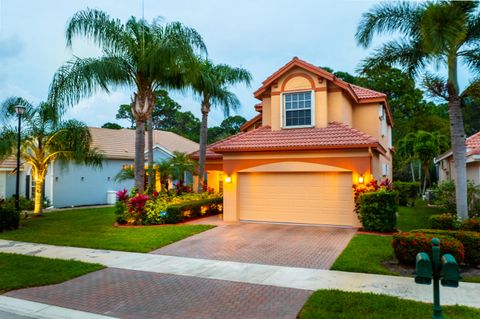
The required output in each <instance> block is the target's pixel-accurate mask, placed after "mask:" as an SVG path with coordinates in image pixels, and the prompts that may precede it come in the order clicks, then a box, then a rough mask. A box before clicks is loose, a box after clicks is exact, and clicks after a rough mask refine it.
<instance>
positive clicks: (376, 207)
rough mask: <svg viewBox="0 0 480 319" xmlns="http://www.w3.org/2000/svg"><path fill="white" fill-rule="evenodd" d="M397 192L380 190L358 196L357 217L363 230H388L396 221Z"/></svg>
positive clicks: (392, 227) (393, 227)
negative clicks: (358, 207) (358, 210)
mask: <svg viewBox="0 0 480 319" xmlns="http://www.w3.org/2000/svg"><path fill="white" fill-rule="evenodd" d="M396 196H397V192H391V191H387V190H380V191H377V192H372V193H365V194H362V195H361V196H360V213H359V219H360V222H361V223H362V225H363V228H364V229H365V230H369V231H379V232H389V231H393V230H394V229H395V225H396V223H397V215H396V213H397V204H396V200H395V198H396Z"/></svg>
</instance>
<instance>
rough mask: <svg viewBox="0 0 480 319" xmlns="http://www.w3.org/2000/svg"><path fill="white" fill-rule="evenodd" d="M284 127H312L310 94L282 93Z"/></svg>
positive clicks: (308, 92)
mask: <svg viewBox="0 0 480 319" xmlns="http://www.w3.org/2000/svg"><path fill="white" fill-rule="evenodd" d="M283 100H284V113H283V114H284V125H285V127H295V126H311V125H312V104H313V103H312V92H311V91H306V92H295V93H284V94H283Z"/></svg>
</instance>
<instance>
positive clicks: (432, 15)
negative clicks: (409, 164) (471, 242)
mask: <svg viewBox="0 0 480 319" xmlns="http://www.w3.org/2000/svg"><path fill="white" fill-rule="evenodd" d="M477 8H478V2H477V1H458V2H457V1H436V2H426V3H415V2H385V3H382V4H380V5H376V6H375V7H373V8H372V9H371V10H370V11H369V12H367V13H364V14H363V15H362V19H361V21H360V24H359V25H358V29H357V33H356V35H355V37H356V39H357V42H358V43H359V44H360V45H362V46H364V47H368V46H369V45H370V44H371V42H372V38H373V36H374V35H375V34H387V35H391V34H392V33H396V34H399V35H400V38H399V39H397V40H390V41H388V42H386V43H384V44H383V45H381V46H380V47H379V48H378V49H376V50H375V52H374V53H373V55H372V56H371V57H369V58H367V59H366V60H365V61H364V63H363V68H364V69H369V68H373V67H376V66H380V65H394V64H397V65H400V66H402V67H403V68H405V69H406V70H407V71H409V72H410V73H411V74H413V75H416V74H418V73H419V72H420V71H422V70H423V71H425V70H426V69H427V68H428V67H429V66H430V65H432V64H433V65H434V66H437V67H438V66H444V67H445V68H446V69H447V74H448V76H447V79H446V80H442V79H441V78H440V77H438V76H427V77H426V81H425V84H427V85H428V87H429V89H430V91H431V92H433V93H435V94H436V95H437V96H439V97H442V98H444V99H446V100H447V101H448V108H449V117H450V127H451V132H450V135H451V143H452V151H453V158H454V160H455V173H456V176H455V183H456V198H457V214H458V216H459V217H460V218H462V219H465V218H468V212H467V211H468V206H467V174H466V154H465V153H466V147H465V130H464V127H463V118H462V110H461V104H462V93H461V92H460V89H459V84H458V67H459V62H464V63H465V64H466V66H468V67H470V69H471V70H472V71H473V72H478V71H479V70H480V45H479V39H480V16H479V15H478V10H477ZM472 86H474V87H476V88H478V86H479V83H478V82H474V83H473V84H472ZM468 91H469V89H467V90H466V91H465V92H468Z"/></svg>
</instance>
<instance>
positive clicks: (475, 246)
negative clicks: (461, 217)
mask: <svg viewBox="0 0 480 319" xmlns="http://www.w3.org/2000/svg"><path fill="white" fill-rule="evenodd" d="M412 233H424V234H428V235H440V236H448V237H450V238H454V239H457V240H459V241H460V242H461V243H462V244H463V246H464V248H465V262H466V263H467V264H469V265H470V266H477V265H480V233H477V232H471V231H463V230H458V231H449V230H433V229H418V230H412Z"/></svg>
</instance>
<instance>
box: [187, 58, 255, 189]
mask: <svg viewBox="0 0 480 319" xmlns="http://www.w3.org/2000/svg"><path fill="white" fill-rule="evenodd" d="M251 80H252V75H251V74H250V72H248V71H247V70H246V69H244V68H234V67H231V66H229V65H226V64H214V63H213V62H212V61H210V60H208V59H201V58H199V59H198V60H197V69H196V72H195V74H194V75H193V78H192V80H191V87H192V89H193V91H194V92H195V94H196V95H197V96H198V97H199V98H200V100H201V112H202V124H201V127H200V152H199V153H200V154H199V169H198V176H199V180H198V189H197V191H198V192H201V191H202V189H203V179H204V175H205V159H206V155H207V140H208V114H209V113H210V110H211V107H212V105H213V106H218V107H221V108H222V109H223V112H224V114H225V116H228V115H229V114H230V110H231V109H233V110H237V109H238V108H239V107H240V101H239V100H238V98H237V96H236V95H235V94H234V93H232V92H230V91H229V86H232V85H235V84H238V83H245V84H247V85H250V82H251Z"/></svg>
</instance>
